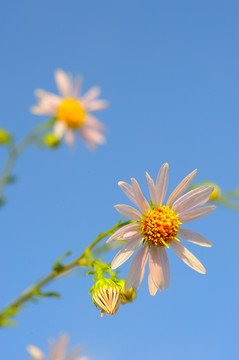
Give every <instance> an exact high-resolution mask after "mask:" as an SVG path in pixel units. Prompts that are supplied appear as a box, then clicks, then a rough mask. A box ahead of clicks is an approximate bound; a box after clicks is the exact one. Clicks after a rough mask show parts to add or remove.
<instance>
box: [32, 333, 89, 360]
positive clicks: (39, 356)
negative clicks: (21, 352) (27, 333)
mask: <svg viewBox="0 0 239 360" xmlns="http://www.w3.org/2000/svg"><path fill="white" fill-rule="evenodd" d="M68 341H69V339H68V336H67V335H65V334H64V335H61V336H60V339H59V342H56V341H54V340H52V341H51V343H50V351H49V357H48V359H49V360H88V358H86V357H78V354H79V352H80V348H79V347H78V348H75V349H74V350H72V351H71V352H70V353H69V354H68V355H66V349H67V345H68ZM27 350H28V352H29V354H30V355H31V360H46V359H47V358H46V357H45V356H44V354H43V352H42V351H41V350H40V349H38V348H37V347H36V346H34V345H28V347H27Z"/></svg>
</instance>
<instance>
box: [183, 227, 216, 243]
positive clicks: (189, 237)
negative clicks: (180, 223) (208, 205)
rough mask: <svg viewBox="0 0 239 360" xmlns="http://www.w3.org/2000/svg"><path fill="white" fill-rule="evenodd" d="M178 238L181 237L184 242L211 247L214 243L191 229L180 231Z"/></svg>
mask: <svg viewBox="0 0 239 360" xmlns="http://www.w3.org/2000/svg"><path fill="white" fill-rule="evenodd" d="M178 236H179V237H181V238H182V239H183V240H186V241H190V242H191V243H194V244H197V245H200V246H206V247H211V246H212V243H211V241H209V240H208V239H206V238H205V237H204V236H202V235H201V234H198V233H197V232H195V231H192V230H189V229H180V230H179V232H178Z"/></svg>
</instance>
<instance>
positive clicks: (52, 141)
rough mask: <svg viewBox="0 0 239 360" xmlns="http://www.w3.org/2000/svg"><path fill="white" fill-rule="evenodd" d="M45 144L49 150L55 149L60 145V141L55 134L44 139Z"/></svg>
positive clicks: (50, 134)
mask: <svg viewBox="0 0 239 360" xmlns="http://www.w3.org/2000/svg"><path fill="white" fill-rule="evenodd" d="M43 143H44V144H45V145H46V146H47V147H49V148H55V147H57V146H58V145H59V144H60V139H59V138H58V137H57V136H56V135H55V134H53V133H49V134H46V135H45V136H44V137H43Z"/></svg>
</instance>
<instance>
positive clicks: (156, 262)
mask: <svg viewBox="0 0 239 360" xmlns="http://www.w3.org/2000/svg"><path fill="white" fill-rule="evenodd" d="M149 271H150V275H151V277H152V280H153V282H154V285H155V286H156V287H157V288H158V289H159V290H160V291H163V289H164V278H163V269H162V260H161V249H160V248H157V247H154V246H152V247H151V248H150V250H149Z"/></svg>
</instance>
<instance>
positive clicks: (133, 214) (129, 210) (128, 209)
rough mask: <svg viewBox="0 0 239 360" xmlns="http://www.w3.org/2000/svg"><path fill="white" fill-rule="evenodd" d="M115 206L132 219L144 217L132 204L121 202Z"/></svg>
mask: <svg viewBox="0 0 239 360" xmlns="http://www.w3.org/2000/svg"><path fill="white" fill-rule="evenodd" d="M114 207H115V208H116V210H117V211H118V212H119V213H120V214H122V215H123V216H125V217H127V218H129V219H131V220H141V219H142V215H141V214H140V212H139V211H138V210H137V209H135V208H133V207H132V206H129V205H121V204H119V205H115V206H114Z"/></svg>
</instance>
